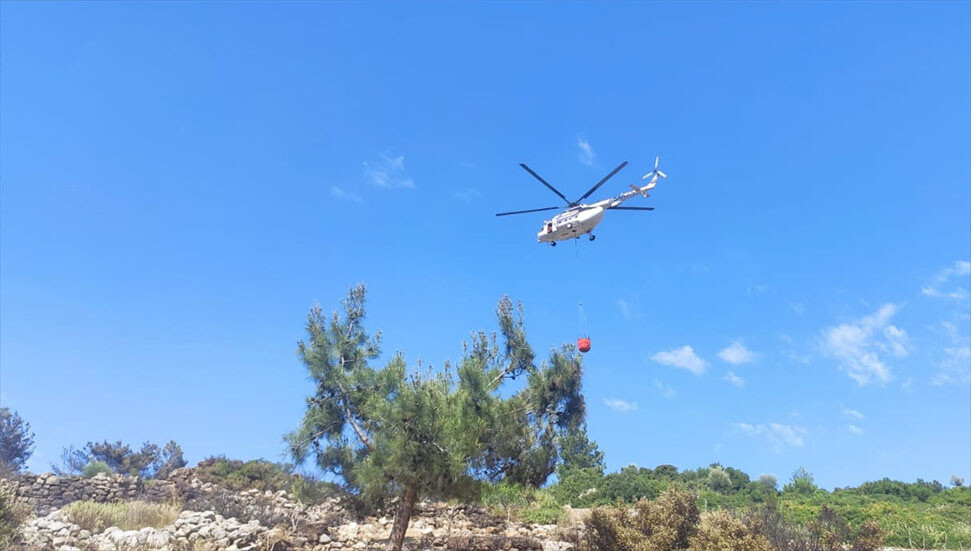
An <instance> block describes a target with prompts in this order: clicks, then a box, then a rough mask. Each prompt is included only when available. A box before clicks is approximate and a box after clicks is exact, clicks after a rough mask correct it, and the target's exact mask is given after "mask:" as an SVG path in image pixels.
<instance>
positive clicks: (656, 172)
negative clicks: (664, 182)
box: [641, 157, 668, 180]
mask: <svg viewBox="0 0 971 551" xmlns="http://www.w3.org/2000/svg"><path fill="white" fill-rule="evenodd" d="M660 161H661V158H660V157H654V168H653V169H651V171H650V172H648V173H647V174H645V175H644V176H641V180H647V179H648V178H651V179H652V180H656V179H657V177H658V176H660V177H661V178H667V177H668V175H667V174H665V173H664V172H663V171H662V170H661V169H659V168H658V167H657V164H658V163H659V162H660Z"/></svg>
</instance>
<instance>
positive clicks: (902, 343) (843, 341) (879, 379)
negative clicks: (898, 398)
mask: <svg viewBox="0 0 971 551" xmlns="http://www.w3.org/2000/svg"><path fill="white" fill-rule="evenodd" d="M898 310H899V308H898V307H897V305H895V304H889V303H888V304H884V305H883V306H881V307H880V308H879V309H878V310H877V311H876V312H874V313H873V314H871V315H869V316H864V317H862V318H860V319H858V320H856V321H853V322H850V323H843V324H840V325H837V326H836V327H829V328H827V329H824V330H823V334H822V339H821V345H820V347H821V348H822V350H823V352H824V353H825V354H827V355H829V356H832V357H834V358H836V359H837V360H838V361H839V363H840V367H841V368H842V369H843V370H845V371H846V373H847V375H849V376H850V378H851V379H853V380H854V381H856V382H857V384H859V385H860V386H863V385H866V384H870V383H879V384H885V383H887V382H889V381H891V380H893V373H892V371H891V369H890V366H888V365H887V364H885V363H884V362H883V360H881V359H880V356H879V354H878V352H890V353H892V354H893V355H894V356H897V357H902V356H906V355H907V354H908V353H909V351H910V345H909V342H908V339H907V332H906V331H904V330H903V329H900V328H898V327H896V326H894V325H890V324H889V321H890V318H892V317H893V316H894V314H896V313H897V311H898ZM880 335H882V336H883V339H882V340H881V339H880V338H879V337H880Z"/></svg>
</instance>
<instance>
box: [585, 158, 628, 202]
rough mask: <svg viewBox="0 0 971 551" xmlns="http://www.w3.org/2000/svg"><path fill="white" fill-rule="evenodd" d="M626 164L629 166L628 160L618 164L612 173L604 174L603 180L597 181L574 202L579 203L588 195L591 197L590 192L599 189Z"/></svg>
mask: <svg viewBox="0 0 971 551" xmlns="http://www.w3.org/2000/svg"><path fill="white" fill-rule="evenodd" d="M625 166H627V161H624V162H622V163H620V166H618V167H617V168H615V169H614V170H613V171H612V172H611V173H610V174H608V175H606V176H604V178H603V180H600V181H599V182H597V185H595V186H593V187H592V188H590V190H589V191H587V192H586V193H584V194H583V196H582V197H580V198H579V199H577V200H576V201H574V203H579V202H580V201H583V200H584V199H586V198H587V197H590V194H591V193H593V192H595V191H597V189H599V188H600V186H602V185H604V182H606V181H607V180H609V179H610V178H611V177H612V176H613V175H614V174H617V173H618V172H620V169H622V168H624V167H625Z"/></svg>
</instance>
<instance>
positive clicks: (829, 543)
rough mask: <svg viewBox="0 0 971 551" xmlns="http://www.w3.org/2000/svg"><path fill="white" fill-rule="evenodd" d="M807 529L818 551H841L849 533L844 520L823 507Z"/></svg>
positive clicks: (834, 512)
mask: <svg viewBox="0 0 971 551" xmlns="http://www.w3.org/2000/svg"><path fill="white" fill-rule="evenodd" d="M808 529H809V534H810V538H811V540H812V541H813V542H814V543H815V546H816V548H817V549H819V550H820V551H842V550H843V542H844V541H846V540H847V539H848V538H849V532H850V528H849V526H848V525H847V524H846V520H845V519H844V518H843V517H842V516H840V515H839V513H837V512H836V511H834V510H832V509H830V508H829V507H827V506H825V505H823V507H822V509H820V510H819V514H818V515H816V519H815V520H813V521H812V522H810V523H809V526H808Z"/></svg>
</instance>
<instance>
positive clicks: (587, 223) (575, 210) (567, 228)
mask: <svg viewBox="0 0 971 551" xmlns="http://www.w3.org/2000/svg"><path fill="white" fill-rule="evenodd" d="M659 161H660V157H655V158H654V168H653V169H652V170H651V171H650V172H648V173H647V174H645V175H644V176H643V177H641V180H647V179H648V178H650V180H649V181H648V182H647V184H646V185H644V186H635V185H634V184H631V185H630V187H631V191H627V192H624V193H621V194H620V195H618V196H616V197H611V198H609V199H603V200H601V201H597V202H596V203H590V204H587V203H582V202H581V201H583V200H584V199H586V198H587V197H589V196H590V195H591V194H593V192H595V191H597V190H598V189H599V188H600V186H602V185H603V184H604V182H606V181H607V180H609V179H610V178H611V177H613V176H614V175H615V174H617V173H618V172H620V171H621V169H622V168H624V167H625V166H627V161H624V162H622V163H620V166H618V167H617V168H615V169H613V170H612V171H611V172H610V174H608V175H606V176H604V177H603V179H602V180H600V181H599V182H597V183H596V184H595V185H594V186H593V187H592V188H590V189H589V190H588V191H587V192H586V193H584V194H583V195H581V196H580V198H579V199H577V200H576V201H570V200H569V199H567V198H566V196H565V195H563V194H562V193H560V190H558V189H556V188H555V187H553V186H552V185H550V183H549V182H547V181H546V180H544V179H543V178H542V177H541V176H540V175H539V174H536V172H534V171H533V169H531V168H529V167H528V166H526V163H520V164H519V166H521V167H523V170H525V171H526V172H528V173H530V174H531V175H532V176H533V177H534V178H536V179H537V180H539V181H540V182H542V184H543V185H544V186H546V187H548V188H549V189H550V190H551V191H552V192H553V193H555V194H557V195H558V196H559V197H560V198H561V199H563V200H564V201H566V204H567V208H566V210H564V211H563V212H561V213H559V214H557V215H556V216H554V217H553V218H552V219H550V220H545V221H543V227H542V228H541V229H540V231H539V232H538V233H537V234H536V238H537V241H538V242H539V243H549V244H550V245H551V246H553V247H555V246H556V242H557V241H565V240H567V239H574V238H575V239H579V238H580V236H581V235H586V234H589V235H590V241H593V240H594V239H596V238H597V236H595V235H594V234H593V229H594V228H595V227H597V224H599V223H600V222H601V221H602V220H603V217H604V214H606V212H607V211H608V210H654V207H622V206H621V204H622V203H624V201H627V200H628V199H631V198H633V197H635V196H637V195H642V196H644V197H648V193H647V192H648V191H650V190H652V189H654V186H656V185H657V179H658V177H661V178H667V177H668V175H667V174H665V173H664V172H662V171H661V170H660V169H658V167H657V165H658V162H659ZM561 208H563V207H544V208H540V209H528V210H515V211H510V212H499V213H496V216H509V215H511V214H525V213H528V212H540V211H544V210H558V209H561Z"/></svg>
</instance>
